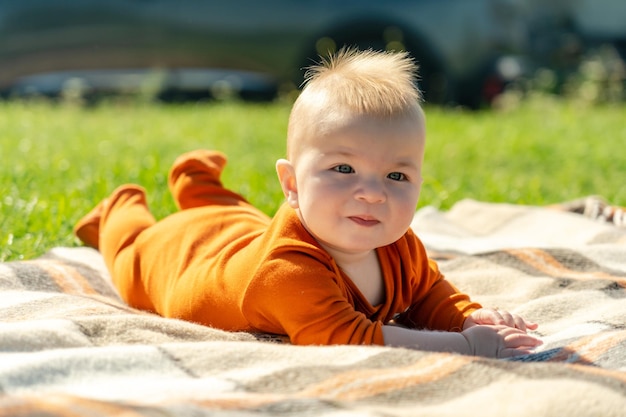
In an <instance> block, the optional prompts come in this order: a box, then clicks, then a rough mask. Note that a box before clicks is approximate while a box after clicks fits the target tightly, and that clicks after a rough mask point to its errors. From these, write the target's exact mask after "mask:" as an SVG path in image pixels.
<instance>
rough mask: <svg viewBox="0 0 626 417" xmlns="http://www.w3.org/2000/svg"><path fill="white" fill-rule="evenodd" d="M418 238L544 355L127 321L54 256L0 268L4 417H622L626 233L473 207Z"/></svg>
mask: <svg viewBox="0 0 626 417" xmlns="http://www.w3.org/2000/svg"><path fill="white" fill-rule="evenodd" d="M414 228H415V229H416V230H417V232H418V234H419V235H420V236H421V237H422V238H423V241H424V242H425V244H426V245H427V247H428V249H429V251H430V253H431V255H432V256H433V257H435V258H437V259H438V260H439V263H440V266H441V268H442V270H443V271H444V272H445V273H446V275H447V276H448V278H449V279H450V280H452V281H453V282H455V283H456V284H457V285H458V286H459V287H461V289H463V290H465V291H467V292H469V293H470V294H472V295H473V298H474V299H476V300H477V301H479V302H482V303H483V304H484V305H487V306H493V307H501V308H506V309H510V310H512V311H515V312H517V313H520V314H523V315H525V316H527V317H528V318H529V319H532V320H535V321H537V322H539V323H540V328H539V330H538V334H539V335H540V336H541V337H542V338H543V339H544V341H545V344H544V346H542V347H541V348H540V349H539V350H538V351H537V353H535V354H533V355H529V356H525V357H520V358H516V359H515V360H508V361H505V360H495V359H483V358H476V357H469V356H460V355H452V354H441V353H426V352H420V351H412V350H406V349H397V348H384V347H365V346H331V347H298V346H291V345H287V344H282V343H279V342H278V341H277V340H276V339H275V338H273V337H271V336H269V335H250V334H239V333H226V332H223V331H218V330H214V329H210V328H206V327H203V326H199V325H194V324H191V323H186V322H181V321H177V320H172V319H164V318H161V317H158V316H155V315H151V314H146V313H142V312H139V311H136V310H133V309H130V308H128V307H127V306H125V305H124V303H123V302H122V301H121V300H120V299H119V297H118V296H117V294H116V292H115V290H114V289H113V287H112V286H111V284H110V282H109V277H108V274H107V273H106V270H105V269H104V267H103V264H102V260H101V258H100V256H99V254H98V253H97V252H95V251H93V250H90V249H86V248H55V249H53V250H51V251H50V252H49V253H48V254H47V255H46V256H44V257H41V258H39V259H35V260H31V261H21V262H11V263H4V264H0V318H1V321H0V392H1V393H2V395H1V396H0V416H4V415H6V416H43V415H45V416H92V415H93V416H112V415H116V416H117V415H126V416H205V415H206V416H209V415H211V416H213V415H220V416H222V415H223V416H248V415H249V416H253V415H254V416H292V415H294V416H295V415H298V416H299V415H311V416H417V415H419V416H431V415H432V416H458V415H478V416H494V417H495V416H498V417H499V416H524V417H528V416H532V417H537V416H548V415H554V416H626V228H620V227H617V226H615V225H613V224H609V223H608V222H601V221H599V220H590V219H589V218H586V217H585V216H583V215H580V214H573V213H571V212H564V211H558V210H552V209H545V208H538V207H523V206H513V205H497V204H485V203H477V202H473V201H463V202H460V203H458V204H457V205H456V206H454V207H453V208H452V209H451V210H450V211H448V212H445V213H443V212H439V211H437V210H434V209H432V208H425V209H422V210H420V211H419V212H418V213H417V214H416V216H415V221H414Z"/></svg>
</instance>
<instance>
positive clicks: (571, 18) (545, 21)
mask: <svg viewBox="0 0 626 417" xmlns="http://www.w3.org/2000/svg"><path fill="white" fill-rule="evenodd" d="M526 7H527V11H526V13H527V15H528V16H529V23H528V27H529V46H530V48H529V54H530V55H533V56H534V57H535V58H537V60H538V61H539V64H544V65H545V64H549V65H550V64H551V65H559V62H556V63H555V62H554V61H555V60H554V57H556V58H557V59H558V58H561V59H563V57H568V56H570V57H572V56H573V58H572V59H571V61H576V62H575V63H577V62H578V59H579V58H580V54H581V53H582V52H584V51H585V50H586V49H589V48H595V47H598V46H605V45H609V46H612V47H613V48H615V50H616V51H617V52H618V53H619V54H620V55H621V57H622V59H626V1H624V0H552V1H550V2H546V1H544V0H527V2H526Z"/></svg>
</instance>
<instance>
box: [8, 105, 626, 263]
mask: <svg viewBox="0 0 626 417" xmlns="http://www.w3.org/2000/svg"><path fill="white" fill-rule="evenodd" d="M426 111H427V120H428V145H427V151H426V161H425V166H424V177H425V182H424V186H423V191H422V196H421V199H420V206H424V205H435V206H437V207H440V208H444V209H445V208H449V207H450V206H451V205H452V204H454V203H455V202H456V201H458V200H460V199H463V198H474V199H478V200H484V201H496V202H511V203H522V204H536V205H542V204H548V203H554V202H559V201H564V200H570V199H574V198H578V197H581V196H584V195H589V194H600V195H602V196H604V197H605V198H607V199H608V200H610V201H611V202H613V203H615V204H621V205H626V183H625V181H624V180H625V179H626V152H625V151H624V150H625V149H624V148H625V147H626V121H625V119H624V115H625V114H626V105H622V106H614V107H593V108H588V107H578V106H576V105H574V104H572V103H563V102H556V101H551V100H547V99H544V100H539V101H535V102H533V103H532V104H525V105H523V106H522V107H519V108H517V109H515V110H513V111H508V112H479V113H471V112H462V111H456V110H451V109H440V108H427V109H426ZM288 114H289V106H288V105H286V104H249V103H208V104H185V105H168V106H165V105H156V104H154V105H152V104H150V105H149V104H132V103H131V104H128V103H127V104H104V105H100V106H97V107H94V108H83V107H77V106H70V105H56V106H55V105H51V104H46V103H33V102H29V103H21V102H0V261H5V260H15V259H29V258H32V257H35V256H37V255H39V254H41V253H43V252H45V251H46V250H48V249H49V248H51V247H53V246H57V245H66V246H72V245H77V244H78V242H77V241H76V240H75V238H74V237H73V236H72V227H73V225H74V223H75V222H76V221H77V220H78V219H79V218H80V216H81V215H82V214H84V213H85V212H87V211H88V210H89V209H91V207H93V206H94V205H95V204H96V203H97V202H98V201H99V200H100V199H102V198H104V197H105V196H106V195H107V194H108V193H109V192H110V191H112V190H113V189H114V188H115V187H117V186H118V185H120V184H122V183H125V182H134V183H139V184H141V185H143V186H144V187H146V189H147V190H148V194H149V201H150V204H151V208H152V210H153V211H154V213H155V215H156V216H157V217H158V218H160V217H163V216H165V215H167V214H168V213H170V212H172V211H173V210H174V205H173V203H172V201H171V198H170V196H169V194H168V191H167V172H168V169H169V166H170V164H171V163H172V161H173V160H174V159H175V158H176V156H177V155H179V154H180V153H183V152H185V151H188V150H191V149H195V148H214V149H219V150H222V151H224V152H225V153H226V154H227V155H229V159H230V161H231V162H230V163H229V165H228V167H227V169H226V171H225V173H224V177H223V180H224V183H225V184H226V185H227V186H229V187H231V188H232V189H234V190H236V191H238V192H240V193H242V194H244V195H245V196H246V197H247V198H248V199H249V200H250V201H251V202H252V203H254V204H255V205H257V206H258V207H260V208H261V209H262V210H264V211H265V212H267V213H268V214H272V213H273V212H274V211H275V210H276V208H277V207H278V205H279V204H280V203H281V201H282V194H281V192H280V188H279V186H278V183H277V181H276V175H275V172H274V162H275V160H276V159H278V158H280V157H282V156H283V155H284V149H285V146H284V142H285V134H286V127H287V118H288Z"/></svg>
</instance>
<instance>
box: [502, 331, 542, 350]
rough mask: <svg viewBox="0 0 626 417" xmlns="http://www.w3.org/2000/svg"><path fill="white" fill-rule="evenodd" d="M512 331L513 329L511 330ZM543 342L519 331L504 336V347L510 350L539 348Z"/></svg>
mask: <svg viewBox="0 0 626 417" xmlns="http://www.w3.org/2000/svg"><path fill="white" fill-rule="evenodd" d="M511 330H513V329H511ZM542 344H543V341H542V340H541V339H539V338H537V337H535V336H532V335H529V334H528V333H525V332H522V331H521V330H514V331H511V332H508V333H507V334H505V335H504V346H505V347H507V348H512V349H520V348H521V349H528V348H534V347H537V346H541V345H542Z"/></svg>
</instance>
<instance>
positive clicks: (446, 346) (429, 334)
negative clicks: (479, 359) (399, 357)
mask: <svg viewBox="0 0 626 417" xmlns="http://www.w3.org/2000/svg"><path fill="white" fill-rule="evenodd" d="M383 337H384V339H385V345H389V346H401V347H407V348H413V349H420V350H427V351H437V352H455V353H461V354H465V355H478V356H486V357H496V358H508V357H512V356H518V355H525V354H528V353H531V352H532V349H533V348H535V347H536V346H539V345H540V344H541V341H540V340H539V339H537V338H536V337H534V336H531V335H529V334H527V333H526V332H525V331H522V330H520V329H516V328H514V327H509V326H492V325H480V326H478V325H474V326H470V327H468V328H467V329H466V330H464V331H463V332H461V333H457V332H437V331H427V330H413V329H407V328H404V327H398V326H393V325H384V326H383Z"/></svg>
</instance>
